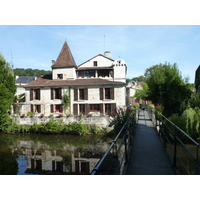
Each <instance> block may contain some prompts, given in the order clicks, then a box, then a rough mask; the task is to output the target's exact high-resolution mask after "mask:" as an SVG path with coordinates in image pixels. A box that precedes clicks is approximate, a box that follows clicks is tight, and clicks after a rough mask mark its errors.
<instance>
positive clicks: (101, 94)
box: [100, 88, 104, 100]
mask: <svg viewBox="0 0 200 200" xmlns="http://www.w3.org/2000/svg"><path fill="white" fill-rule="evenodd" d="M103 99H104V98H103V88H100V100H103Z"/></svg>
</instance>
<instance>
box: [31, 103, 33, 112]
mask: <svg viewBox="0 0 200 200" xmlns="http://www.w3.org/2000/svg"><path fill="white" fill-rule="evenodd" d="M31 112H33V104H31Z"/></svg>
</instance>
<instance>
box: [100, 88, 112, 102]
mask: <svg viewBox="0 0 200 200" xmlns="http://www.w3.org/2000/svg"><path fill="white" fill-rule="evenodd" d="M106 99H112V100H114V88H100V100H106Z"/></svg>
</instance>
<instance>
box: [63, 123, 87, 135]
mask: <svg viewBox="0 0 200 200" xmlns="http://www.w3.org/2000/svg"><path fill="white" fill-rule="evenodd" d="M62 132H63V133H70V134H73V135H83V134H86V133H88V128H87V126H86V125H85V124H83V123H78V122H70V123H68V124H66V125H64V127H63V130H62Z"/></svg>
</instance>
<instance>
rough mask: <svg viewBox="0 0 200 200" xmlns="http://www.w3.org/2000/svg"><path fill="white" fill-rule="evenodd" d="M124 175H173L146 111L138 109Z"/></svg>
mask: <svg viewBox="0 0 200 200" xmlns="http://www.w3.org/2000/svg"><path fill="white" fill-rule="evenodd" d="M126 175H175V171H174V169H173V167H172V163H171V162H170V159H169V157H168V155H167V152H166V151H165V148H164V146H163V144H162V142H161V140H160V138H159V135H158V132H157V130H156V128H155V127H154V126H153V124H152V122H151V119H150V118H149V116H148V113H147V111H144V110H140V113H139V119H138V124H137V127H136V133H135V138H134V141H133V145H132V149H131V153H130V160H129V163H128V167H127V171H126Z"/></svg>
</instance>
